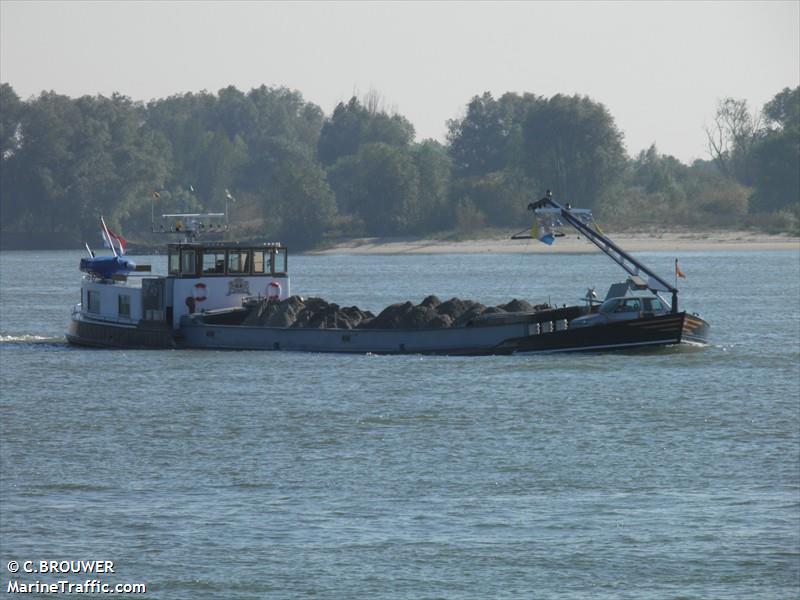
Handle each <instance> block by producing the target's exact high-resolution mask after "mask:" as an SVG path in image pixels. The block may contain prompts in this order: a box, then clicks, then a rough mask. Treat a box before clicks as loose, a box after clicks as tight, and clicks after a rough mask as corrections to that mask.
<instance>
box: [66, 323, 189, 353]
mask: <svg viewBox="0 0 800 600" xmlns="http://www.w3.org/2000/svg"><path fill="white" fill-rule="evenodd" d="M66 337H67V341H68V342H69V343H70V344H74V345H76V346H87V347H90V348H133V349H165V348H175V347H176V342H175V336H174V334H173V331H172V329H170V328H169V327H168V326H167V325H166V324H163V325H162V324H160V323H140V324H138V325H135V326H128V325H119V324H116V323H102V322H99V321H86V320H82V319H75V318H73V319H71V320H70V322H69V330H68V331H67V334H66Z"/></svg>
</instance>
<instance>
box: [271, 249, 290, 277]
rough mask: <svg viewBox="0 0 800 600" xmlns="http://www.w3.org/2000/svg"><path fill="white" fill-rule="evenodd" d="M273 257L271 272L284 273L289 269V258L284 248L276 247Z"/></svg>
mask: <svg viewBox="0 0 800 600" xmlns="http://www.w3.org/2000/svg"><path fill="white" fill-rule="evenodd" d="M273 259H274V262H273V263H272V264H273V267H274V268H273V271H272V272H273V273H286V272H287V271H288V270H289V259H288V256H287V252H286V248H277V249H276V250H275V255H274V256H273Z"/></svg>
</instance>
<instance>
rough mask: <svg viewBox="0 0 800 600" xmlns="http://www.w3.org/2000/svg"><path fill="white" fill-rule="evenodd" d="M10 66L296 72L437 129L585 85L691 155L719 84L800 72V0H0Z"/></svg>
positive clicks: (106, 86) (103, 89)
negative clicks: (480, 103) (527, 97)
mask: <svg viewBox="0 0 800 600" xmlns="http://www.w3.org/2000/svg"><path fill="white" fill-rule="evenodd" d="M0 80H1V81H3V82H6V83H10V84H11V85H12V86H13V87H14V90H15V91H16V92H17V94H19V95H20V96H21V97H23V98H28V97H30V96H31V95H35V94H38V93H39V92H40V91H42V90H54V91H56V92H59V93H62V94H66V95H69V96H80V95H83V94H103V95H110V94H111V93H112V92H115V91H117V92H121V93H123V94H125V95H128V96H131V97H132V98H134V99H136V100H150V99H152V98H162V97H165V96H170V95H173V94H177V93H183V92H187V91H199V90H203V89H205V90H208V91H213V92H216V91H217V90H219V89H220V88H222V87H225V86H227V85H231V84H232V85H235V86H236V87H238V88H239V89H241V90H244V91H246V90H249V89H251V88H253V87H257V86H259V85H261V84H266V85H270V86H286V87H289V88H292V89H297V90H299V91H300V92H302V94H303V96H304V97H305V98H306V100H308V101H311V102H314V103H316V104H318V105H320V106H321V107H322V109H323V110H324V111H325V112H326V113H330V112H331V111H332V109H333V108H334V106H335V105H336V103H337V102H339V101H340V100H346V99H347V98H349V97H350V96H351V95H352V94H353V92H354V91H355V92H357V93H359V94H363V93H365V92H367V91H369V90H370V89H371V88H372V89H375V90H377V91H378V92H380V93H381V94H382V95H383V96H384V98H385V99H386V101H387V103H388V104H389V105H391V106H393V107H395V108H396V110H397V111H398V112H399V113H401V114H402V115H404V116H406V117H407V118H408V119H409V120H410V121H411V122H412V123H413V124H414V126H415V127H416V130H417V139H422V138H426V137H432V138H435V139H438V140H441V141H443V140H444V136H445V131H446V124H445V123H446V121H447V119H451V118H454V117H458V116H461V115H463V113H464V110H465V106H466V104H467V103H468V101H469V99H470V98H471V97H472V96H474V95H475V94H481V93H483V92H484V91H490V92H492V94H494V95H495V97H499V96H500V95H502V94H503V93H504V92H506V91H514V92H533V93H536V94H539V95H545V96H551V95H553V94H556V93H566V94H574V93H579V94H586V95H588V96H590V97H591V98H593V99H594V100H597V101H599V102H602V103H603V104H605V105H606V106H607V107H608V109H609V111H610V112H611V114H612V115H613V116H614V118H615V119H616V122H617V125H618V126H619V127H620V129H622V131H623V132H624V134H625V140H626V146H627V148H628V152H629V153H630V154H631V155H635V154H636V153H637V152H639V151H640V150H642V149H644V148H647V147H648V146H649V145H650V144H651V143H653V142H655V143H656V144H657V146H658V149H659V151H661V152H663V153H667V154H673V155H674V156H676V157H678V158H680V159H681V160H683V161H691V160H692V159H694V158H708V156H707V154H706V140H705V133H704V131H703V126H704V125H705V124H707V123H710V121H711V118H712V116H713V114H714V111H715V108H716V104H717V101H718V100H719V99H721V98H724V97H727V96H733V97H735V98H744V99H747V100H748V102H749V104H750V105H751V107H752V108H758V109H760V108H761V107H762V106H763V104H764V103H765V102H767V101H768V100H770V99H771V98H772V97H773V96H774V95H775V94H776V93H777V92H779V91H780V90H781V89H783V88H784V87H787V86H788V87H796V86H797V85H798V84H800V1H797V0H795V1H789V2H770V1H763V0H762V1H759V2H753V3H750V2H708V3H705V2H664V3H655V2H639V3H628V2H575V3H567V2H562V3H549V2H510V3H503V2H487V3H481V2H439V3H432V2H426V3H422V2H420V3H411V2H403V3H400V2H398V3H393V2H352V3H348V2H324V3H316V2H301V3H289V2H255V1H253V2H189V1H184V2H166V1H164V2H152V3H151V2H85V3H84V2H33V1H30V0H27V1H24V2H19V1H16V0H0Z"/></svg>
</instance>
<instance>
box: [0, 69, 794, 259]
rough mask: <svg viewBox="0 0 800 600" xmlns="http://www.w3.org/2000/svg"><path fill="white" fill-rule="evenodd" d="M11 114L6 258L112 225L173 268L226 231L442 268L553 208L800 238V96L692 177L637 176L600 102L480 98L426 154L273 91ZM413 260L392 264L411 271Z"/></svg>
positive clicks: (730, 141)
mask: <svg viewBox="0 0 800 600" xmlns="http://www.w3.org/2000/svg"><path fill="white" fill-rule="evenodd" d="M465 100H467V99H465ZM0 105H1V106H2V111H0V112H1V113H2V114H0V117H2V118H0V217H1V218H0V248H3V249H24V248H29V249H44V248H52V249H55V248H75V247H82V246H83V243H84V242H88V243H89V245H90V246H92V247H95V246H96V245H97V244H98V242H99V240H100V235H99V218H100V216H103V217H104V219H105V222H106V223H107V224H108V227H109V228H111V229H112V230H114V231H115V232H116V233H118V234H120V235H121V236H123V237H124V238H126V239H128V240H129V241H131V242H132V243H133V244H132V248H131V250H133V249H134V246H135V249H136V250H146V251H147V250H149V251H153V250H155V247H156V246H159V247H160V246H161V244H162V243H163V240H162V239H157V238H156V236H154V235H152V234H151V232H152V230H153V228H154V227H158V226H159V224H158V223H156V222H155V221H156V218H157V217H158V215H171V216H176V215H186V214H190V215H195V217H196V218H199V219H206V220H208V221H209V222H208V223H206V226H211V224H212V223H211V219H212V216H213V218H219V216H220V213H223V211H224V214H225V223H228V222H229V223H230V224H231V229H230V231H229V232H228V238H227V239H229V240H230V239H238V240H241V241H243V242H245V241H248V240H252V241H256V240H258V241H264V240H280V241H282V242H285V243H286V244H287V245H288V246H289V247H290V248H293V249H294V251H296V252H297V251H318V250H317V249H318V248H320V247H322V248H324V247H325V245H326V244H327V245H328V246H330V240H339V239H349V240H354V239H361V238H365V239H368V240H369V239H371V240H395V239H399V240H425V241H419V242H413V243H412V247H416V248H419V250H418V251H420V252H422V251H441V250H440V249H441V248H442V247H445V248H449V247H450V245H449V244H451V243H454V242H457V241H458V240H459V239H465V237H466V236H468V235H470V236H475V237H487V236H485V235H484V233H485V232H486V231H501V232H503V234H502V235H499V236H498V237H503V236H504V235H505V232H508V231H511V230H512V229H516V230H517V231H519V229H522V228H524V227H525V226H526V225H528V226H529V224H530V222H531V215H530V213H529V211H527V210H526V207H527V206H528V205H529V204H530V203H531V202H536V201H537V200H538V199H539V198H541V197H542V194H545V193H546V190H549V191H551V192H552V194H553V197H554V198H555V199H556V200H557V201H559V202H562V203H564V204H571V205H572V206H574V207H576V208H585V209H591V210H592V213H593V215H594V216H595V217H596V218H597V222H598V223H601V224H602V227H603V228H604V229H605V230H607V231H619V232H627V231H661V230H665V231H667V230H671V231H685V232H686V235H689V236H690V238H689V239H693V238H692V237H691V236H696V234H694V233H692V232H693V231H704V230H708V231H712V230H731V231H742V232H756V231H759V232H764V233H765V234H778V233H785V234H788V235H792V236H800V143H798V141H799V140H800V87H796V88H794V89H789V88H785V89H783V90H781V91H778V92H777V93H776V94H775V96H774V97H773V98H772V99H771V100H770V101H769V102H767V103H766V104H765V105H764V106H763V107H762V108H761V109H756V110H755V111H753V110H751V107H749V106H747V103H746V102H745V101H744V100H737V99H735V98H726V99H724V100H722V101H720V103H719V104H718V106H717V110H716V113H715V116H714V118H713V121H712V122H711V124H710V125H709V126H708V127H707V128H706V135H707V138H708V144H709V147H708V160H702V159H697V160H694V161H693V162H692V163H691V164H684V163H682V162H681V161H680V160H678V159H677V158H675V157H673V156H670V155H668V154H663V153H661V152H659V150H658V148H657V147H656V145H655V144H653V145H652V146H651V147H650V148H648V149H646V150H642V151H641V152H639V153H638V154H636V155H635V156H632V155H631V154H630V153H629V149H628V148H627V147H626V145H625V139H624V134H623V132H622V131H621V130H620V129H619V127H618V126H617V123H616V121H615V119H614V117H613V115H612V114H611V113H610V112H609V110H608V108H607V107H606V106H604V105H603V104H602V103H600V102H598V101H596V100H593V99H592V98H590V97H588V96H583V95H580V94H575V95H571V96H570V95H564V94H555V95H553V96H550V97H546V96H541V95H537V94H535V93H533V92H524V93H514V92H506V93H504V94H502V95H501V96H499V97H497V98H495V97H494V96H493V95H492V94H491V93H489V92H486V93H484V94H481V95H476V96H474V97H472V98H471V99H469V100H467V104H466V105H465V106H464V105H462V106H454V107H453V111H454V115H455V116H454V118H453V119H450V120H448V121H447V123H446V129H447V133H446V140H445V141H444V143H443V142H439V141H437V140H431V139H425V140H419V139H418V138H417V135H416V131H415V128H414V125H413V124H412V123H411V122H410V121H409V120H408V119H407V118H405V117H404V116H403V115H401V114H398V113H397V112H396V111H394V110H392V109H390V108H387V102H386V101H385V100H384V99H383V98H382V97H381V96H380V94H379V93H377V92H370V93H368V94H367V95H366V96H364V97H363V98H361V99H359V98H357V97H355V96H354V97H352V98H350V100H349V101H347V102H340V103H339V104H337V106H336V107H334V109H333V111H332V112H330V113H326V112H325V111H324V110H323V108H322V107H320V106H317V105H315V104H313V103H311V102H308V101H307V100H305V99H304V98H303V95H302V93H301V92H300V91H298V90H290V89H287V88H282V87H268V86H264V85H262V86H260V87H258V88H253V89H251V90H250V91H248V92H244V91H241V90H238V89H237V88H236V87H234V86H228V87H226V88H222V89H220V90H219V91H218V92H217V93H210V92H207V91H202V92H199V93H192V92H188V93H183V94H177V95H174V96H170V97H168V98H161V99H157V100H152V101H150V102H147V103H145V102H141V101H134V100H133V99H131V98H128V97H126V96H123V95H121V94H112V95H111V97H104V96H83V97H80V98H70V97H68V96H65V95H62V94H58V93H56V92H54V91H51V92H42V93H41V94H40V95H39V96H34V97H31V98H28V99H22V98H20V97H19V96H17V94H16V93H15V92H14V90H13V88H12V87H11V85H10V84H8V83H0ZM209 213H213V215H210V214H209ZM193 218H194V217H193ZM160 225H161V226H166V228H171V227H173V225H172V224H171V223H169V222H168V223H166V224H165V223H163V222H162V223H161V224H160ZM217 225H219V223H217ZM201 226H202V224H201ZM453 232H455V233H453ZM748 235H755V234H750V233H738V234H734V236H733V238H732V239H736V238H737V237H742V236H748ZM443 236H444V239H442V240H441V241H442V242H445V243H443V244H436V243H433V242H428V241H427V240H437V239H439V238H442V237H443ZM489 237H491V236H489ZM694 239H696V238H694ZM723 242H724V243H727V242H726V241H725V240H716V239H712V241H710V242H708V243H709V244H717V243H723ZM393 243H395V242H387V244H388V248H389V249H388V250H381V251H383V252H386V251H389V252H394V251H397V252H407V251H410V250H409V249H407V248H405V247H402V246H396V245H392V244H393ZM696 243H700V242H699V241H698V242H696ZM346 245H347V243H345V246H346ZM349 245H350V246H353V247H354V248H358V247H360V248H361V251H364V250H365V248H364V247H365V246H366V247H369V246H370V244H369V243H365V242H356V243H350V244H349ZM381 247H383V245H382V246H381ZM468 247H469V244H456V245H455V246H454V248H456V249H458V250H457V251H460V250H462V249H466V248H468ZM501 247H502V248H512V246H511V245H510V244H509V245H501ZM513 247H516V246H513ZM565 247H566V248H571V246H570V245H569V244H563V243H562V244H559V248H558V249H556V251H557V252H558V251H565ZM582 248H584V246H583V245H579V246H577V247H576V248H575V249H573V250H572V251H581V250H580V249H582ZM426 249H427V250H426ZM323 251H324V250H323ZM375 251H378V250H377V247H376V249H375ZM567 251H570V250H567Z"/></svg>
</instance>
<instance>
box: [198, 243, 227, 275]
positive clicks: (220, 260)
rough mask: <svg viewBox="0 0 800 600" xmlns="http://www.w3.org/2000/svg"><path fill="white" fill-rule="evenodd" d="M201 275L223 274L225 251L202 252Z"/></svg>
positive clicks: (211, 250)
mask: <svg viewBox="0 0 800 600" xmlns="http://www.w3.org/2000/svg"><path fill="white" fill-rule="evenodd" d="M203 274H204V275H214V274H216V275H224V274H225V251H224V250H214V249H209V248H206V250H205V252H203Z"/></svg>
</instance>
